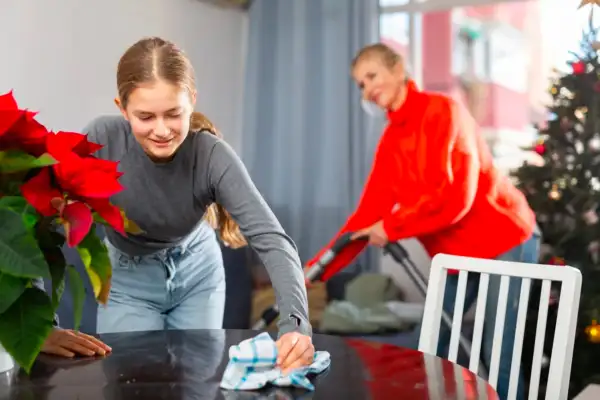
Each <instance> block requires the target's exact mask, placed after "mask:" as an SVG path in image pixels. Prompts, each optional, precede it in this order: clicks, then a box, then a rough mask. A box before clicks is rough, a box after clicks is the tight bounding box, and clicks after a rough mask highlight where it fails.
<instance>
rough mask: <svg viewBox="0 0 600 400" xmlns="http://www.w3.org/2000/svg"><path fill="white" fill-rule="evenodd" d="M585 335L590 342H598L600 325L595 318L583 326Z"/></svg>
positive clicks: (599, 340) (599, 339) (599, 341)
mask: <svg viewBox="0 0 600 400" xmlns="http://www.w3.org/2000/svg"><path fill="white" fill-rule="evenodd" d="M585 336H586V337H587V339H588V340H589V341H590V342H592V343H600V325H598V322H597V321H596V320H593V321H592V323H591V324H590V325H588V326H587V327H586V328H585Z"/></svg>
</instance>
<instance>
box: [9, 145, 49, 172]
mask: <svg viewBox="0 0 600 400" xmlns="http://www.w3.org/2000/svg"><path fill="white" fill-rule="evenodd" d="M53 164H56V160H55V159H54V158H53V157H52V156H51V155H50V154H47V153H46V154H42V155H41V156H40V157H38V158H36V157H34V156H32V155H31V154H28V153H25V152H23V151H19V150H8V151H0V172H3V173H13V172H20V171H27V170H29V169H32V168H41V167H47V166H49V165H53Z"/></svg>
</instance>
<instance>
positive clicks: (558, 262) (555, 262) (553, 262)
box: [548, 256, 567, 265]
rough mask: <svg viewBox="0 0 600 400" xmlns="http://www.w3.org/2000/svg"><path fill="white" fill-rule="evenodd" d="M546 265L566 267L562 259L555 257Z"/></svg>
mask: <svg viewBox="0 0 600 400" xmlns="http://www.w3.org/2000/svg"><path fill="white" fill-rule="evenodd" d="M548 264H550V265H567V263H566V262H565V259H564V258H562V257H557V256H554V257H552V258H551V259H550V261H549V262H548Z"/></svg>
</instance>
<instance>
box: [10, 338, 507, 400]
mask: <svg viewBox="0 0 600 400" xmlns="http://www.w3.org/2000/svg"><path fill="white" fill-rule="evenodd" d="M256 334H257V332H256V331H251V330H194V331H155V332H135V333H119V334H105V335H101V336H100V337H101V338H102V340H104V341H105V342H106V343H107V344H108V345H109V346H111V347H112V349H113V351H112V353H111V354H110V355H108V356H106V357H102V358H78V359H64V358H58V357H53V356H48V355H40V356H39V358H38V360H37V361H36V363H35V364H34V367H33V369H32V371H31V374H30V375H29V376H27V375H26V374H24V373H23V372H17V371H14V372H12V374H11V373H10V372H9V373H5V374H4V376H2V374H0V399H1V400H4V399H11V400H12V399H47V400H69V399H84V400H96V399H107V400H109V399H127V400H133V399H143V400H152V399H178V400H192V399H193V400H195V399H202V400H213V399H225V400H238V399H239V400H250V399H253V400H254V399H278V400H284V399H328V400H332V399H340V400H341V399H344V400H354V399H357V400H362V399H373V400H395V399H411V400H419V399H496V398H497V396H496V394H495V392H494V390H493V389H492V388H491V387H490V386H489V385H488V384H487V383H486V382H485V381H483V380H481V379H479V378H477V377H476V376H474V375H473V374H472V373H471V372H470V371H468V370H466V369H463V368H462V367H460V366H457V365H454V364H452V363H450V362H448V361H445V360H442V359H440V358H437V357H433V356H429V355H426V354H423V353H420V352H418V351H414V350H409V349H404V348H400V347H396V346H391V345H385V344H380V343H375V342H368V341H364V340H358V339H349V338H341V337H335V336H327V335H315V336H314V344H315V347H316V348H317V350H327V351H329V353H330V354H331V359H332V360H331V367H330V368H329V370H328V371H326V372H324V373H323V374H321V375H320V376H318V377H316V378H315V379H314V383H315V386H316V389H315V391H314V392H308V391H305V390H301V389H290V388H273V387H272V388H269V389H264V390H262V391H255V392H236V391H225V390H222V389H220V388H219V382H220V378H221V376H222V374H223V371H224V369H225V366H226V364H227V361H228V356H227V354H228V349H229V346H231V345H235V344H238V343H239V342H240V341H242V340H244V339H247V338H249V337H252V336H254V335H256Z"/></svg>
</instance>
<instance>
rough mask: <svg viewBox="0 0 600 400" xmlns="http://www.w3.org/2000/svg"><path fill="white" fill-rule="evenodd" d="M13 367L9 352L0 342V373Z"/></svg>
mask: <svg viewBox="0 0 600 400" xmlns="http://www.w3.org/2000/svg"><path fill="white" fill-rule="evenodd" d="M14 367H15V362H14V360H13V358H12V357H11V355H10V354H8V352H7V351H6V350H4V347H2V345H1V344H0V374H1V373H3V372H6V371H10V370H12V369H13V368H14Z"/></svg>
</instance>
